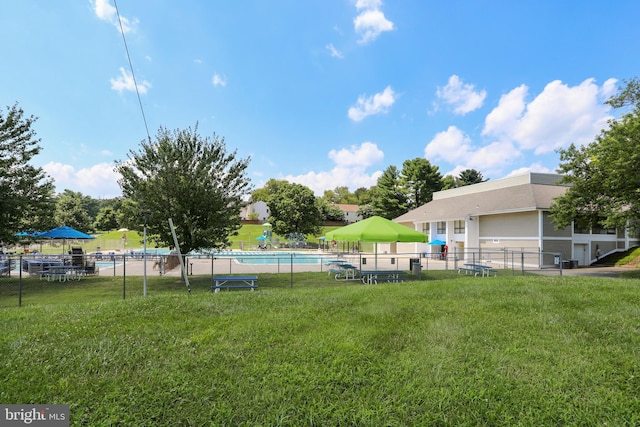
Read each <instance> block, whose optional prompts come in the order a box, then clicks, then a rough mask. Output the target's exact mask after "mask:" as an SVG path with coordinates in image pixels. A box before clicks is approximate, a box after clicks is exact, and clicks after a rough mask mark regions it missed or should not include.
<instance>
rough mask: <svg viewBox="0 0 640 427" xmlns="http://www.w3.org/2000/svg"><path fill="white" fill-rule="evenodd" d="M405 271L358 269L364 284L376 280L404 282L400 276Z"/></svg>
mask: <svg viewBox="0 0 640 427" xmlns="http://www.w3.org/2000/svg"><path fill="white" fill-rule="evenodd" d="M406 274H407V272H406V271H403V270H360V276H362V283H364V284H365V285H371V284H374V283H376V284H377V283H378V282H394V283H399V282H404V278H403V277H402V276H404V275H406Z"/></svg>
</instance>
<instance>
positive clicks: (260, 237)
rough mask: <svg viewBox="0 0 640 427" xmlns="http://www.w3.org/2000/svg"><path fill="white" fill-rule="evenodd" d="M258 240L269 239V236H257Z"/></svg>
mask: <svg viewBox="0 0 640 427" xmlns="http://www.w3.org/2000/svg"><path fill="white" fill-rule="evenodd" d="M256 240H267V238H266V237H265V236H262V235H260V236H258V237H256Z"/></svg>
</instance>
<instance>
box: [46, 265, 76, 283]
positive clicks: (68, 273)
mask: <svg viewBox="0 0 640 427" xmlns="http://www.w3.org/2000/svg"><path fill="white" fill-rule="evenodd" d="M83 273H84V270H83V269H82V267H81V266H78V265H50V266H48V267H47V268H45V269H43V270H42V271H41V272H40V279H41V280H42V279H45V278H46V279H47V282H51V281H55V280H57V281H59V282H66V281H67V280H69V281H70V280H74V279H75V280H78V281H80V279H82V277H83V276H84V274H83Z"/></svg>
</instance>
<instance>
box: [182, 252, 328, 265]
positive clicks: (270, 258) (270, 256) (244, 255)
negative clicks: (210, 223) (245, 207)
mask: <svg viewBox="0 0 640 427" xmlns="http://www.w3.org/2000/svg"><path fill="white" fill-rule="evenodd" d="M198 255H199V256H200V257H207V258H209V257H211V256H213V257H214V258H218V259H219V258H231V259H234V260H235V261H236V262H237V263H238V264H247V265H277V264H305V265H314V264H321V263H322V261H323V260H324V257H323V256H322V255H316V254H312V253H307V252H264V251H221V252H210V253H207V254H205V253H202V252H200V253H199V254H198ZM198 255H195V254H192V255H190V256H192V257H196V256H198Z"/></svg>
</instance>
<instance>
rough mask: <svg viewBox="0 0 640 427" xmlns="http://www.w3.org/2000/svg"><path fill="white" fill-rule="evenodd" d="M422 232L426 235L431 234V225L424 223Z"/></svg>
mask: <svg viewBox="0 0 640 427" xmlns="http://www.w3.org/2000/svg"><path fill="white" fill-rule="evenodd" d="M422 232H423V233H424V234H429V223H428V222H423V223H422Z"/></svg>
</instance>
